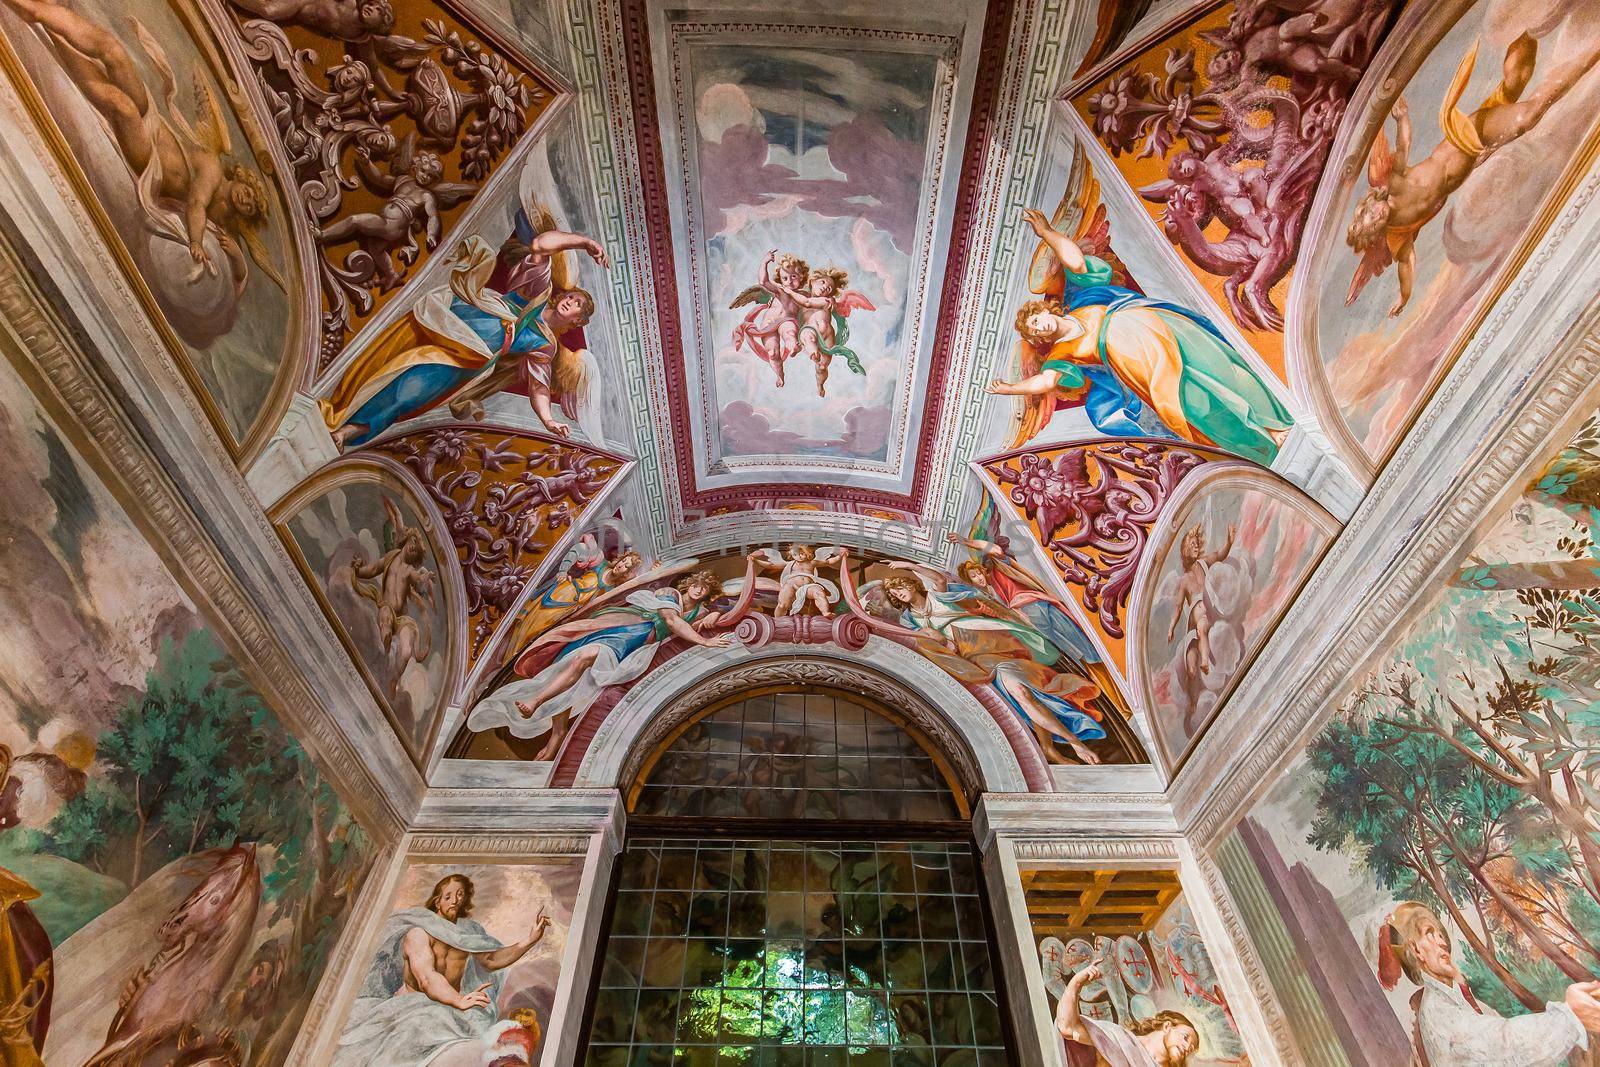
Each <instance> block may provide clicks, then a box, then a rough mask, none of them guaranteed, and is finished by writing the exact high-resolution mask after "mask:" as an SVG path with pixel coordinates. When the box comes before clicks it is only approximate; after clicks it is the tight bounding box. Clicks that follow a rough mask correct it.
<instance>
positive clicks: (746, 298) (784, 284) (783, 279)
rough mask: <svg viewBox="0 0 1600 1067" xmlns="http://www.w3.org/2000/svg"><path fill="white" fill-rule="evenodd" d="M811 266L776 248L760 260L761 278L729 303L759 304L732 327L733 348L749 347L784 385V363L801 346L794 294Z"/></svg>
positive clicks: (734, 307) (731, 307)
mask: <svg viewBox="0 0 1600 1067" xmlns="http://www.w3.org/2000/svg"><path fill="white" fill-rule="evenodd" d="M810 273H811V270H810V267H808V266H807V265H806V261H805V260H803V259H801V258H800V257H799V256H795V255H790V254H789V253H787V252H786V253H783V254H782V255H780V254H779V253H778V250H777V249H773V250H772V251H770V252H768V253H767V257H766V259H764V260H762V262H761V280H760V282H758V283H757V284H755V285H752V286H750V287H749V288H748V289H746V290H744V291H743V292H742V293H740V294H739V295H738V296H736V297H734V299H733V303H731V304H729V305H728V308H729V310H735V311H736V310H738V309H739V308H742V307H745V306H747V305H749V304H754V305H756V306H755V307H752V308H751V309H750V310H749V311H748V312H746V313H745V317H744V318H743V319H742V320H740V322H739V325H737V326H735V327H734V328H733V348H734V351H736V352H737V351H738V350H739V349H740V348H741V347H748V348H749V349H750V351H751V352H754V353H755V354H756V355H757V356H758V357H760V358H761V359H762V360H763V361H765V362H766V363H767V365H768V366H770V367H771V368H772V370H773V372H774V373H775V374H776V375H777V379H778V385H780V386H781V385H783V364H784V362H785V361H786V360H787V359H788V358H789V357H790V356H792V355H794V354H795V350H796V349H797V348H798V347H799V345H800V305H799V304H798V303H796V302H795V299H794V295H793V294H795V293H797V292H798V291H799V290H801V289H802V288H804V287H805V284H806V278H807V277H809V276H810Z"/></svg>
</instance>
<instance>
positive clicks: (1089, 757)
mask: <svg viewBox="0 0 1600 1067" xmlns="http://www.w3.org/2000/svg"><path fill="white" fill-rule="evenodd" d="M1067 746H1068V747H1069V748H1071V749H1072V751H1073V754H1074V755H1076V756H1077V757H1078V758H1079V759H1081V760H1083V762H1085V763H1087V764H1089V765H1090V766H1091V767H1092V766H1095V765H1097V764H1098V763H1099V762H1100V757H1099V756H1096V755H1095V754H1094V753H1093V752H1090V751H1089V746H1088V745H1085V744H1084V743H1083V742H1082V741H1079V740H1078V739H1077V738H1071V739H1069V740H1068V741H1067Z"/></svg>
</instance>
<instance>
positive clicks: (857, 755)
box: [632, 692, 962, 822]
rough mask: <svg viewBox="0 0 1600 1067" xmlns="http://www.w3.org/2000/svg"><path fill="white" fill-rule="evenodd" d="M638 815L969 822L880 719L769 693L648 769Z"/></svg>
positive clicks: (939, 775)
mask: <svg viewBox="0 0 1600 1067" xmlns="http://www.w3.org/2000/svg"><path fill="white" fill-rule="evenodd" d="M632 811H633V812H634V813H635V814H638V815H679V816H701V817H709V818H723V819H728V818H753V819H770V820H780V821H790V820H797V819H813V820H830V821H831V820H838V819H846V820H852V821H862V822H867V821H890V822H897V821H901V820H908V821H915V822H941V821H957V820H960V819H961V818H962V813H961V809H960V807H959V805H958V804H957V802H956V799H955V796H954V794H953V793H952V792H951V788H950V784H949V783H948V781H947V779H946V777H945V775H944V773H943V772H942V771H941V770H940V768H939V765H938V763H937V761H935V759H934V758H933V756H932V755H930V754H929V752H928V751H927V750H926V749H924V748H923V747H922V745H920V744H919V743H918V742H917V740H916V739H915V738H913V737H912V736H911V735H910V734H908V733H907V732H906V731H905V730H904V729H903V728H902V727H900V726H899V725H897V724H896V723H894V722H891V721H890V720H889V719H888V718H886V717H884V715H882V714H881V713H880V712H878V711H877V710H876V709H874V708H871V707H868V706H867V705H865V704H863V703H861V702H859V701H856V700H852V699H850V698H849V697H847V696H843V695H834V694H831V693H819V692H809V693H782V692H780V693H766V694H761V695H759V696H753V697H748V698H746V699H744V700H741V701H739V702H737V703H734V704H730V705H728V706H726V707H723V708H720V709H718V710H716V711H713V712H712V713H710V714H709V715H706V716H705V717H703V718H701V719H699V720H698V721H696V722H694V723H693V724H691V725H690V726H689V727H688V728H686V729H685V730H684V731H683V732H682V733H681V734H680V735H679V736H678V738H677V739H676V740H674V741H673V742H672V744H671V745H669V746H668V747H667V749H666V750H665V751H663V752H662V753H661V754H660V755H659V756H658V757H657V758H656V760H655V762H654V764H653V765H651V766H650V767H648V768H647V770H646V771H645V774H644V775H643V782H642V784H641V785H640V787H639V789H638V790H637V793H636V795H635V796H634V798H633V806H632Z"/></svg>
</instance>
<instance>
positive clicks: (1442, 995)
mask: <svg viewBox="0 0 1600 1067" xmlns="http://www.w3.org/2000/svg"><path fill="white" fill-rule="evenodd" d="M1480 1007H1482V1005H1480ZM1417 1034H1418V1036H1419V1037H1420V1038H1421V1039H1422V1047H1423V1050H1424V1051H1425V1052H1426V1053H1427V1055H1428V1064H1429V1067H1506V1065H1508V1064H1516V1065H1517V1067H1561V1065H1563V1064H1565V1063H1566V1062H1567V1056H1568V1055H1569V1054H1570V1053H1571V1052H1572V1051H1573V1050H1574V1049H1579V1048H1581V1049H1587V1048H1588V1047H1589V1035H1588V1034H1587V1033H1585V1032H1584V1029H1583V1025H1582V1024H1581V1023H1579V1022H1578V1017H1577V1016H1576V1015H1574V1014H1573V1013H1572V1009H1571V1008H1569V1007H1567V1006H1566V1005H1565V1004H1547V1005H1545V1009H1544V1011H1540V1012H1534V1013H1533V1014H1531V1015H1518V1016H1517V1017H1516V1018H1513V1019H1507V1018H1504V1017H1502V1016H1501V1015H1499V1014H1498V1013H1496V1012H1495V1010H1494V1009H1493V1008H1489V1007H1484V1008H1483V1011H1482V1013H1481V1014H1480V1013H1479V1012H1478V1011H1476V1010H1474V1008H1473V1007H1472V1005H1471V1004H1470V1003H1468V1001H1467V998H1466V996H1465V994H1463V993H1462V992H1461V990H1460V988H1459V987H1456V986H1448V985H1445V984H1444V983H1443V982H1441V981H1439V980H1438V979H1436V978H1434V977H1433V976H1432V975H1429V974H1424V975H1423V976H1422V999H1421V1000H1420V1001H1419V1002H1418V1004H1417Z"/></svg>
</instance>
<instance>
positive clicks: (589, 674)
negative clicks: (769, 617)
mask: <svg viewBox="0 0 1600 1067" xmlns="http://www.w3.org/2000/svg"><path fill="white" fill-rule="evenodd" d="M695 565H696V561H695V560H692V559H690V560H686V561H683V562H680V563H676V564H668V565H663V566H661V567H659V568H655V569H653V570H651V571H650V572H649V573H647V574H643V575H640V576H639V577H638V578H634V579H633V580H631V581H627V582H624V583H622V584H621V585H619V586H617V587H616V588H615V589H612V590H610V591H609V592H607V593H605V594H603V595H601V596H598V597H596V598H594V600H592V601H591V602H590V605H589V609H588V610H587V611H586V612H585V613H584V616H583V617H582V618H579V619H576V620H574V621H572V622H565V623H562V624H560V625H559V626H555V627H552V628H551V629H550V630H548V631H546V632H545V633H544V634H542V635H541V636H540V637H538V638H537V639H535V640H534V641H533V643H532V644H530V645H529V646H528V647H527V648H526V649H525V650H524V651H523V652H522V653H521V654H520V655H519V656H518V657H517V659H516V662H515V664H514V665H513V667H512V671H513V673H514V674H515V675H516V679H515V680H514V681H511V682H508V683H507V684H506V685H503V686H501V687H500V688H499V689H497V690H496V691H495V692H493V693H491V694H490V695H489V696H487V697H485V698H484V699H483V700H481V701H480V702H479V703H478V705H477V706H476V707H474V708H473V709H472V714H471V715H469V716H468V717H467V726H468V728H469V729H471V730H474V731H477V732H482V731H485V730H493V729H495V728H496V727H500V726H504V727H507V728H509V729H510V731H511V733H512V735H513V736H516V737H526V738H533V737H540V736H544V735H548V738H547V740H546V741H545V744H544V747H543V748H542V749H541V750H540V751H539V753H538V754H537V755H536V757H535V758H536V759H541V760H544V759H554V758H555V756H556V754H557V753H558V752H560V750H561V744H562V742H563V741H564V740H565V739H566V736H567V732H568V731H569V730H570V729H571V727H572V725H573V724H574V723H576V722H577V721H578V720H579V719H580V718H582V717H583V715H584V714H585V713H586V712H587V711H588V710H589V708H590V706H591V705H593V703H594V701H595V699H596V698H597V697H598V696H599V695H600V692H601V691H602V690H603V689H605V688H607V687H608V686H613V685H621V684H623V683H625V682H631V681H633V680H634V679H636V678H639V677H642V676H643V675H644V674H645V672H647V671H648V670H649V669H650V668H651V667H652V666H654V664H655V662H656V657H657V655H658V653H660V651H661V649H662V646H663V643H664V642H666V641H667V640H668V639H669V638H673V637H676V638H678V639H680V640H682V641H685V642H687V643H689V644H692V645H704V646H708V647H713V648H721V647H725V646H727V645H729V644H731V643H732V642H733V638H732V636H731V635H729V634H726V633H710V634H708V632H707V631H710V630H711V629H712V628H713V627H714V626H715V625H716V623H717V621H718V620H719V619H720V618H721V617H722V612H721V611H719V610H717V609H716V608H715V607H714V604H715V603H716V602H717V600H718V599H719V598H720V597H722V596H723V595H724V593H725V592H726V589H725V587H724V584H723V582H722V580H721V579H720V578H718V577H717V576H716V575H715V574H713V573H711V572H710V571H705V570H700V571H694V570H692V568H693V567H694V566H695ZM685 571H690V573H688V574H687V575H685V576H684V577H682V578H679V579H678V581H677V582H676V583H674V584H673V585H672V586H670V587H668V588H659V586H660V585H661V583H663V582H665V581H666V580H667V579H669V578H671V577H673V576H674V575H678V574H683V573H684V572H685Z"/></svg>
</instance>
